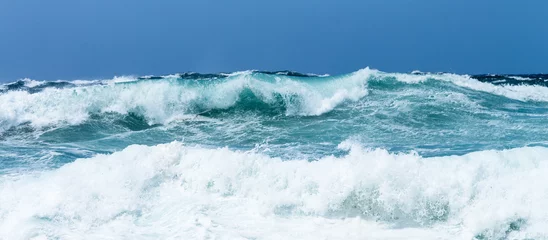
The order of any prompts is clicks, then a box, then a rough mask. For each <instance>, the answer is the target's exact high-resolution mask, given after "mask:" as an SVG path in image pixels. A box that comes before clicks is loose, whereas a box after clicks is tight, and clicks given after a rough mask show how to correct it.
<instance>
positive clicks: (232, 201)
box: [0, 141, 548, 239]
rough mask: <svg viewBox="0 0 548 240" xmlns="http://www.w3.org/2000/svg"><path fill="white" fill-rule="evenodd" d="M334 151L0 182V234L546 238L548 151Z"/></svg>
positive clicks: (111, 163) (214, 154)
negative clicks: (312, 156)
mask: <svg viewBox="0 0 548 240" xmlns="http://www.w3.org/2000/svg"><path fill="white" fill-rule="evenodd" d="M340 147H341V148H343V149H349V150H350V152H349V153H348V154H347V155H344V156H341V157H339V158H337V157H333V156H331V157H325V158H322V159H319V161H312V162H309V161H304V160H298V159H293V160H291V161H282V160H281V159H279V158H270V157H268V156H265V155H262V154H257V153H250V152H238V151H230V150H228V149H226V148H225V149H203V148H192V147H185V146H183V145H182V144H181V143H178V142H173V143H170V144H163V145H158V146H155V147H146V146H136V145H134V146H130V147H128V148H127V149H125V150H123V151H121V152H117V153H114V154H112V155H100V156H96V157H93V158H90V159H80V160H77V161H76V162H74V163H71V164H67V165H65V166H63V167H61V168H59V169H57V170H54V171H50V172H43V173H40V174H37V175H23V176H19V177H17V179H11V178H6V177H4V178H2V179H1V180H0V196H1V199H2V203H3V204H2V205H1V206H0V223H1V224H0V236H1V237H2V238H6V239H28V238H48V239H57V238H63V239H73V238H79V239H97V238H102V236H110V237H112V238H132V239H144V238H147V239H148V238H185V239H186V238H221V239H224V238H226V239H243V238H254V239H263V238H305V239H317V238H318V237H330V238H339V239H342V238H344V239H361V238H363V237H366V236H369V237H373V238H375V237H376V238H379V239H384V238H390V237H394V236H393V235H394V234H395V235H396V236H399V237H401V238H406V239H407V238H409V237H411V238H420V239H425V238H426V239H428V238H435V239H439V238H440V237H441V236H444V237H442V238H459V239H472V238H474V237H476V238H483V239H506V238H507V239H518V238H519V239H523V238H538V237H542V236H547V234H548V232H547V230H546V225H547V224H548V215H547V214H546V211H544V209H546V208H547V207H548V206H546V203H545V202H546V201H544V200H545V199H546V198H547V197H548V195H547V192H548V191H547V189H546V186H544V185H542V184H531V183H532V182H542V181H545V180H546V179H545V178H546V177H545V176H546V174H548V159H546V156H547V154H548V148H542V147H536V148H517V149H513V150H507V151H481V152H474V153H470V154H467V155H464V156H447V157H437V158H423V157H421V156H419V155H417V154H390V153H388V152H387V151H386V150H380V149H377V150H365V149H363V148H362V147H361V146H359V145H356V144H355V143H352V142H348V141H347V142H344V143H343V144H341V146H340ZM448 173H451V174H448ZM397 226H400V227H397ZM394 227H396V228H394ZM398 228H399V230H398ZM281 229H285V230H283V231H280V230H281ZM287 229H291V231H287ZM413 229H415V230H413ZM144 236H148V237H144Z"/></svg>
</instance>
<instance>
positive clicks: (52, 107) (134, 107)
mask: <svg viewBox="0 0 548 240" xmlns="http://www.w3.org/2000/svg"><path fill="white" fill-rule="evenodd" d="M367 74H368V70H362V71H359V72H356V73H353V74H350V75H347V76H343V77H340V78H333V79H328V80H327V81H322V82H318V83H314V84H311V83H307V82H304V81H296V80H293V79H291V78H290V77H285V76H276V77H274V78H273V79H269V80H263V79H258V78H256V77H255V76H253V75H250V74H246V73H241V74H237V75H235V76H233V77H230V78H228V79H227V80H226V81H218V82H215V83H211V82H207V83H201V84H194V85H193V84H192V83H186V82H182V83H181V82H177V79H163V80H160V81H154V80H149V81H147V80H141V81H138V82H135V83H132V84H117V83H121V82H123V83H125V82H132V81H135V78H131V77H119V78H114V79H112V80H109V81H106V83H108V84H95V85H89V86H87V85H84V84H87V82H86V83H80V85H81V86H79V87H73V88H46V89H44V90H43V91H40V92H37V93H29V92H26V91H9V92H6V93H4V94H1V95H0V131H2V130H6V129H9V128H10V127H13V126H17V125H20V124H23V123H30V124H31V125H32V126H33V127H35V128H40V127H44V126H49V125H55V124H63V123H65V124H78V123H81V122H82V121H85V120H86V119H87V118H88V116H89V114H91V113H104V112H114V113H120V114H127V113H128V112H138V113H141V114H143V115H144V116H145V117H146V118H147V120H149V122H150V123H151V124H153V123H166V121H168V120H169V119H173V118H176V117H177V116H179V115H181V114H183V115H184V114H192V113H193V112H192V110H193V109H196V108H201V109H224V108H228V107H231V106H234V105H235V104H236V103H237V102H238V101H239V100H240V96H241V94H242V93H243V92H244V91H247V90H249V91H251V92H252V93H253V94H254V95H255V96H256V97H257V98H259V99H260V100H261V101H263V102H265V103H267V104H275V103H276V102H277V101H279V100H280V99H281V101H283V104H284V105H285V108H286V114H287V115H320V114H323V113H325V112H328V111H331V110H332V109H333V108H335V107H336V106H337V105H339V104H341V103H342V102H344V101H347V100H348V101H357V100H359V99H360V98H362V97H363V96H365V95H366V94H367V89H366V87H365V84H366V81H367V79H368V76H367Z"/></svg>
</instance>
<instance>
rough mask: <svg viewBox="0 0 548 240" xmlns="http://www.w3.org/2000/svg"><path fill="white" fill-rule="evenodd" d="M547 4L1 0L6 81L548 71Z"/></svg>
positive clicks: (489, 0)
mask: <svg viewBox="0 0 548 240" xmlns="http://www.w3.org/2000/svg"><path fill="white" fill-rule="evenodd" d="M547 13H548V1H546V0H524V1H517V0H499V1H496V0H459V1H456V0H359V1H358V0H354V1H348V0H339V1H328V0H314V1H312V0H310V1H299V0H278V1H257V0H231V1H228V0H158V1H145V0H48V1H44V0H0V81H13V80H16V79H19V78H24V77H29V78H32V79H38V80H55V79H92V78H110V77H112V76H114V75H148V74H152V75H162V74H169V73H177V72H186V71H196V72H221V71H222V72H229V71H238V70H247V69H259V70H295V71H299V72H313V73H330V74H339V73H346V72H351V71H355V70H358V69H360V68H364V67H366V66H370V67H372V68H376V69H379V70H382V71H390V72H394V71H397V72H408V71H412V70H415V69H418V70H421V71H433V72H437V71H445V72H456V73H539V72H545V73H546V72H548V17H547V15H548V14H547Z"/></svg>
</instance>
